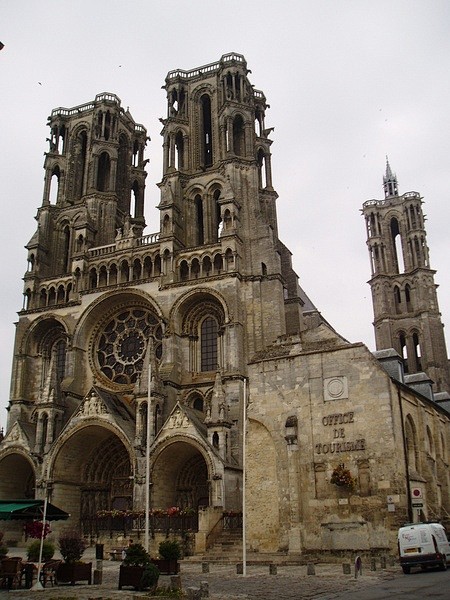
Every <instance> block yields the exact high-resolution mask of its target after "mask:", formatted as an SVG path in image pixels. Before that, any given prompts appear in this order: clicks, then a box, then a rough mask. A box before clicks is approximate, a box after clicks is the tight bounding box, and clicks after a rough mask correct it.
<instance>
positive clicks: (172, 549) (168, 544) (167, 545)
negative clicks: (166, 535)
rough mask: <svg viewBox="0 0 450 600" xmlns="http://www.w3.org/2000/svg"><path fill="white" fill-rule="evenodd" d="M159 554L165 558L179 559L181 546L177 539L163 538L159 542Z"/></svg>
mask: <svg viewBox="0 0 450 600" xmlns="http://www.w3.org/2000/svg"><path fill="white" fill-rule="evenodd" d="M158 552H159V555H160V557H161V558H164V559H165V560H179V559H180V557H181V546H180V544H179V542H177V540H164V541H163V542H161V543H160V544H159V549H158Z"/></svg>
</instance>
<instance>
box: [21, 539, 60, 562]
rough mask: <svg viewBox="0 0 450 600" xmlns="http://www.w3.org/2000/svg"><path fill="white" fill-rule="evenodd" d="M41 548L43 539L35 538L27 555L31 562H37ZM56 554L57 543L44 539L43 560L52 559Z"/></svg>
mask: <svg viewBox="0 0 450 600" xmlns="http://www.w3.org/2000/svg"><path fill="white" fill-rule="evenodd" d="M40 548H41V540H34V542H31V544H30V545H29V546H28V548H27V557H28V560H29V561H31V562H37V561H38V560H39V551H40ZM54 554H55V545H54V544H52V543H51V542H49V541H48V540H44V543H43V544H42V560H43V561H46V560H50V559H51V558H53V555H54Z"/></svg>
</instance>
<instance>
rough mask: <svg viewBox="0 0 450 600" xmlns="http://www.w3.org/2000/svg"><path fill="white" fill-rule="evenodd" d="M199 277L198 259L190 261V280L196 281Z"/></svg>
mask: <svg viewBox="0 0 450 600" xmlns="http://www.w3.org/2000/svg"><path fill="white" fill-rule="evenodd" d="M199 277H200V261H199V260H198V258H194V259H192V263H191V278H192V279H198V278H199Z"/></svg>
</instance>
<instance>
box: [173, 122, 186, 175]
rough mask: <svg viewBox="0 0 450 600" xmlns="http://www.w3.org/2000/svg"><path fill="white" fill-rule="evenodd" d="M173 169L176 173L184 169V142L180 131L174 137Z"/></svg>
mask: <svg viewBox="0 0 450 600" xmlns="http://www.w3.org/2000/svg"><path fill="white" fill-rule="evenodd" d="M175 169H176V170H177V171H182V170H183V169H184V140H183V132H182V131H179V132H178V133H177V135H176V136H175Z"/></svg>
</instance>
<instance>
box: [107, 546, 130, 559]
mask: <svg viewBox="0 0 450 600" xmlns="http://www.w3.org/2000/svg"><path fill="white" fill-rule="evenodd" d="M125 550H126V548H111V550H110V551H109V555H110V557H111V560H122V558H123V553H124V552H125Z"/></svg>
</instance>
